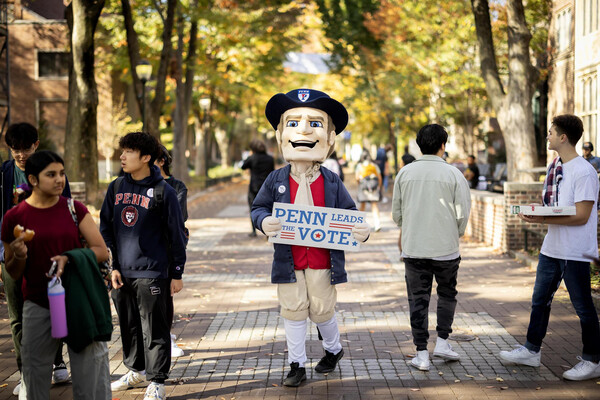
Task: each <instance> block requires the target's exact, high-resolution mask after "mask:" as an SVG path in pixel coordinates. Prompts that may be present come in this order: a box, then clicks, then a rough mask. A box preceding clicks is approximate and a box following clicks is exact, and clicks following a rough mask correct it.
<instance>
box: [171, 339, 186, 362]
mask: <svg viewBox="0 0 600 400" xmlns="http://www.w3.org/2000/svg"><path fill="white" fill-rule="evenodd" d="M175 338H176V336H175V335H173V334H171V358H177V357H183V355H184V353H183V349H181V348H180V347H179V346H177V342H175Z"/></svg>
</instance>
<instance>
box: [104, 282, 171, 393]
mask: <svg viewBox="0 0 600 400" xmlns="http://www.w3.org/2000/svg"><path fill="white" fill-rule="evenodd" d="M170 296H171V293H170V287H169V280H168V279H145V278H125V277H124V278H123V286H122V287H121V288H120V289H113V290H112V299H113V302H114V303H115V308H116V309H117V314H118V316H119V326H120V327H121V341H122V343H123V363H124V364H125V365H126V366H127V368H129V369H133V370H135V371H143V370H146V377H147V379H148V380H151V381H155V382H157V383H164V381H165V379H167V378H168V377H169V369H170V367H171V336H170V332H169V330H170V328H169V325H170V324H169V321H168V317H167V301H168V300H169V297H170Z"/></svg>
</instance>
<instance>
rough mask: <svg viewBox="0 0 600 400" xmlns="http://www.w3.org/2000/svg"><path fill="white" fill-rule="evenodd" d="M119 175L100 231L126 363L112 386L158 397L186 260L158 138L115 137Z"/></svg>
mask: <svg viewBox="0 0 600 400" xmlns="http://www.w3.org/2000/svg"><path fill="white" fill-rule="evenodd" d="M119 147H120V148H121V150H122V154H121V157H120V158H121V167H122V168H123V172H124V175H123V177H120V178H117V179H116V180H114V181H113V182H111V183H110V184H109V185H108V190H107V193H106V197H105V199H104V203H103V204H102V209H101V211H100V232H101V233H102V237H103V238H104V241H105V242H106V244H107V245H108V247H109V248H110V249H111V251H112V254H113V267H114V269H113V271H112V285H113V290H112V292H111V295H112V299H113V302H114V304H115V308H116V310H117V315H118V316H119V326H120V327H121V342H122V345H123V363H124V364H125V366H126V367H127V368H128V369H129V371H128V372H127V373H126V374H124V375H123V376H122V377H121V378H119V379H118V380H116V381H114V382H113V383H112V384H111V389H112V390H113V391H119V390H126V389H129V388H132V387H137V386H141V385H143V384H145V381H146V379H148V380H150V384H149V385H148V387H147V388H146V393H145V395H144V400H163V399H164V398H165V387H164V384H165V380H166V379H167V378H168V377H169V369H170V367H171V345H170V344H171V337H170V327H169V325H170V324H169V321H168V316H167V300H168V297H169V296H172V295H174V294H176V293H178V292H179V291H181V289H182V288H183V281H182V280H181V277H182V275H183V269H184V265H185V261H186V254H185V236H184V229H185V227H184V224H183V215H182V212H181V208H180V206H179V202H178V200H177V193H176V192H175V189H173V188H172V187H171V186H169V185H168V184H167V183H166V182H165V180H164V179H163V177H162V176H161V174H160V170H159V168H158V167H157V166H156V165H154V160H155V159H156V157H157V156H158V153H159V144H158V141H157V140H156V138H154V137H153V136H152V135H150V134H147V133H145V132H132V133H128V134H127V135H125V136H123V137H122V138H121V139H120V140H119Z"/></svg>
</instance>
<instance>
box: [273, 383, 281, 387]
mask: <svg viewBox="0 0 600 400" xmlns="http://www.w3.org/2000/svg"><path fill="white" fill-rule="evenodd" d="M271 386H273V387H277V386H279V385H278V384H276V383H272V384H271Z"/></svg>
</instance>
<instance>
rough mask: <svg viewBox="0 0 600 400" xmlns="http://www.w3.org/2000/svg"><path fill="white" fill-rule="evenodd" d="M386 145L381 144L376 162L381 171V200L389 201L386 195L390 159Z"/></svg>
mask: <svg viewBox="0 0 600 400" xmlns="http://www.w3.org/2000/svg"><path fill="white" fill-rule="evenodd" d="M386 148H387V146H386V147H383V146H379V148H378V149H377V154H376V155H375V164H377V166H378V167H379V172H380V173H381V186H380V187H379V193H380V197H381V201H382V202H383V203H387V201H388V199H387V197H386V196H385V195H386V193H387V188H388V181H389V178H388V174H389V169H390V168H389V166H390V163H389V159H388V156H387V151H386Z"/></svg>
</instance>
